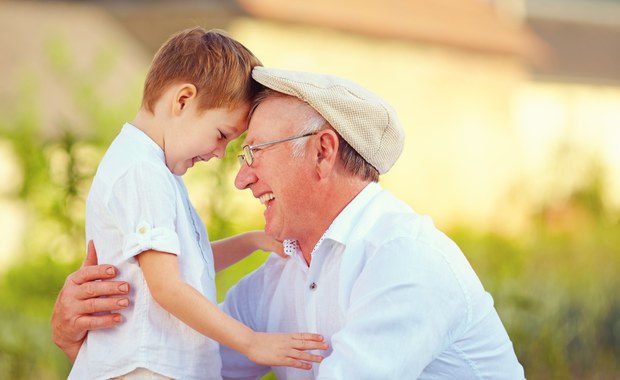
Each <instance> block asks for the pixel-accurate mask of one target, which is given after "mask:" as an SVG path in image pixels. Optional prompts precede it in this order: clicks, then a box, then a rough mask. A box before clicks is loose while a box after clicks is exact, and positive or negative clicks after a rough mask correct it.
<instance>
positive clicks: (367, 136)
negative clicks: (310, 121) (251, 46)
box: [252, 66, 405, 174]
mask: <svg viewBox="0 0 620 380" xmlns="http://www.w3.org/2000/svg"><path fill="white" fill-rule="evenodd" d="M252 77H253V78H254V80H256V81H257V82H259V83H260V84H262V85H263V86H265V87H268V88H270V89H272V90H275V91H277V92H281V93H283V94H287V95H291V96H295V97H297V98H299V99H301V100H302V101H304V102H307V103H308V104H309V105H310V106H312V108H314V109H315V110H316V111H317V112H318V113H320V114H321V116H323V117H324V118H325V120H327V122H329V124H330V125H331V126H332V127H333V128H334V129H335V130H336V131H338V133H339V134H340V135H341V136H342V138H344V139H345V141H346V142H347V143H349V145H351V146H352V147H353V149H355V150H356V151H357V152H358V153H359V154H360V155H361V156H362V157H363V158H364V159H365V160H366V161H367V162H368V163H369V164H371V165H372V166H374V167H375V169H377V170H378V171H379V173H380V174H384V173H387V171H388V170H390V168H391V167H392V166H393V165H394V163H395V162H396V160H397V159H398V157H400V154H401V153H402V151H403V146H404V139H405V133H404V131H403V129H402V127H401V125H400V121H399V120H398V117H397V116H396V111H394V109H393V108H392V107H391V106H390V105H389V104H388V103H387V102H386V101H385V100H383V99H382V98H380V97H379V96H378V95H376V94H374V93H372V92H370V91H369V90H367V89H365V88H363V87H362V86H360V85H358V84H356V83H354V82H352V81H349V80H347V79H343V78H339V77H336V76H333V75H327V74H316V73H308V72H301V71H291V70H282V69H273V68H267V67H260V66H257V67H254V69H253V70H252Z"/></svg>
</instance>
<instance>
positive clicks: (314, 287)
mask: <svg viewBox="0 0 620 380" xmlns="http://www.w3.org/2000/svg"><path fill="white" fill-rule="evenodd" d="M308 288H310V290H314V289H316V282H313V283H312V284H310V286H308Z"/></svg>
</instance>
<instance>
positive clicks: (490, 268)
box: [0, 42, 620, 380]
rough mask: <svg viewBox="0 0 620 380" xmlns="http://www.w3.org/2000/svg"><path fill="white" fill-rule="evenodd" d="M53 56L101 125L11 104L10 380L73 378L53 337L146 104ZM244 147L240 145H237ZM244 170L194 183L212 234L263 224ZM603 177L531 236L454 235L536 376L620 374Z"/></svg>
mask: <svg viewBox="0 0 620 380" xmlns="http://www.w3.org/2000/svg"><path fill="white" fill-rule="evenodd" d="M55 43H58V42H55ZM51 51H52V52H54V53H53V54H52V53H50V62H51V63H50V65H51V66H52V67H56V66H57V67H59V70H58V75H59V76H60V77H62V81H63V83H67V88H68V91H69V92H70V93H73V94H74V95H75V98H76V104H78V105H79V106H80V108H81V109H83V110H86V112H87V114H88V117H89V129H88V131H87V133H85V134H84V133H82V134H78V133H77V132H76V128H74V127H75V126H71V125H59V126H57V127H58V128H57V129H58V131H59V132H60V133H56V134H54V135H51V136H50V135H49V134H45V135H44V134H43V133H42V131H41V128H40V124H41V122H40V120H39V115H38V112H37V109H38V104H36V102H35V101H34V100H33V99H34V97H33V94H34V93H35V92H36V91H37V89H36V85H33V84H29V85H27V86H23V88H22V89H20V90H18V92H19V94H17V96H16V99H19V104H16V105H5V106H4V107H3V108H2V109H0V116H1V117H0V139H1V140H3V141H6V142H8V144H9V146H10V147H11V152H12V153H13V154H14V156H15V157H16V162H17V165H18V166H19V171H20V175H21V178H22V180H21V182H20V183H19V186H17V189H16V190H15V191H13V192H11V193H10V194H2V196H3V198H4V199H10V200H11V201H12V202H15V203H16V204H18V205H20V207H21V209H22V210H23V212H24V214H25V215H26V221H27V222H26V223H27V230H26V234H25V236H24V238H23V243H22V246H21V248H20V250H19V252H18V257H19V258H18V260H17V261H16V262H15V264H14V265H13V266H11V267H10V268H4V269H3V270H2V271H1V272H0V378H2V379H16V380H21V379H24V380H25V379H50V380H52V379H54V380H55V379H62V378H66V376H67V374H68V371H69V368H70V366H69V364H68V362H67V360H66V358H65V357H64V354H62V353H61V352H60V350H58V349H57V348H56V347H55V346H54V344H53V343H52V341H51V337H50V327H49V318H50V314H51V310H52V307H53V302H54V299H55V297H56V294H57V293H58V291H59V290H60V288H61V287H62V284H63V282H64V278H65V276H66V275H67V274H69V273H70V272H72V271H73V270H75V269H76V268H77V267H78V266H79V265H80V262H81V259H82V257H83V247H84V244H85V243H84V233H83V228H84V216H83V214H84V200H85V196H86V192H87V190H88V187H89V186H90V179H91V178H92V175H93V173H94V171H95V169H96V165H97V163H98V161H99V159H100V157H101V155H102V154H103V152H104V150H105V149H106V147H107V145H108V144H109V142H110V141H111V138H112V137H113V136H114V134H115V131H117V130H118V128H120V126H121V124H122V122H124V121H125V120H126V119H129V118H131V117H132V116H133V111H135V109H136V107H137V104H138V100H139V99H133V100H132V99H128V100H127V102H126V104H125V106H124V107H123V108H122V109H121V108H111V107H109V106H107V103H106V101H105V100H104V99H99V98H97V97H95V96H94V95H93V94H94V93H95V91H92V88H94V87H95V86H97V85H98V81H101V80H102V78H101V76H94V78H96V79H93V78H87V77H84V76H80V77H75V76H71V75H70V73H72V70H71V68H70V67H69V68H68V67H66V65H67V64H69V63H70V62H71V60H68V59H66V56H63V55H62V54H69V53H62V52H63V50H62V49H52V50H51ZM61 53H62V54H61ZM54 60H57V61H58V62H62V63H63V65H60V64H56V65H54V64H53V62H54ZM94 70H96V68H95V69H94ZM129 92H130V93H136V92H137V91H133V92H132V91H129ZM84 94H87V95H88V96H85V95H84ZM77 130H78V131H79V129H77ZM236 144H237V145H235V144H231V145H232V146H231V147H230V149H231V150H234V151H237V150H238V144H239V142H237V143H236ZM236 165H237V164H236V159H235V156H234V154H227V159H225V160H222V161H220V162H216V163H209V164H208V166H209V169H208V170H207V171H205V172H204V175H200V176H194V177H193V178H191V180H192V192H193V193H194V194H195V193H196V192H198V193H204V194H217V196H216V197H215V196H211V197H206V198H208V200H207V201H206V202H205V203H204V204H201V205H200V207H198V210H199V212H200V213H201V216H203V218H204V219H205V221H206V223H205V224H206V225H207V228H208V230H209V235H210V237H211V239H218V238H221V237H225V236H228V235H230V234H233V233H237V232H240V229H241V228H245V229H248V228H260V226H261V224H262V221H261V220H260V217H258V218H256V220H245V222H244V223H245V225H244V226H243V227H239V226H238V225H236V224H234V223H233V222H232V221H233V220H239V219H240V218H244V219H247V216H246V215H244V214H243V210H241V209H240V208H239V207H236V205H235V202H234V201H232V198H231V193H232V192H233V191H235V190H232V186H231V184H230V183H229V182H230V180H231V175H230V174H231V173H232V172H233V171H234V170H235V169H236ZM593 173H598V176H593V177H591V178H585V179H584V182H583V183H582V185H581V187H580V188H578V189H576V190H575V191H574V192H573V193H572V194H570V195H569V196H567V197H564V198H562V199H559V198H558V199H553V200H551V201H548V202H547V203H545V204H541V205H540V207H539V212H538V213H537V214H535V215H532V217H531V221H530V225H529V227H528V228H527V230H525V231H523V232H522V233H521V234H520V235H519V236H502V235H498V234H494V233H489V232H486V233H483V232H479V231H475V230H472V229H469V228H467V227H461V228H454V229H452V230H450V231H446V232H447V233H448V235H450V236H451V237H452V238H454V240H455V241H456V242H457V243H458V244H459V245H460V246H461V248H462V250H463V252H464V253H465V255H466V256H467V257H468V259H469V260H470V262H471V263H472V266H473V267H474V269H475V270H476V272H477V273H478V274H479V276H480V278H481V280H482V282H483V284H484V285H485V287H486V288H487V290H488V291H489V292H490V293H491V294H492V295H493V297H494V299H495V303H496V307H497V310H498V312H499V314H500V316H501V317H502V320H503V321H504V323H505V325H506V328H507V330H508V332H509V335H510V337H511V339H512V341H513V343H514V346H515V349H516V352H517V356H518V357H519V359H520V361H521V362H522V364H523V365H524V367H525V370H526V375H527V377H528V379H618V378H620V295H618V289H619V285H620V284H619V282H620V280H619V279H618V276H617V274H616V272H617V270H618V268H620V265H619V264H620V252H619V251H620V214H619V212H618V210H608V209H607V208H606V206H605V204H604V202H603V196H602V188H601V183H602V182H603V180H604V173H600V172H597V171H596V170H593ZM558 175H560V174H558ZM265 257H266V254H264V253H257V254H255V255H253V256H251V257H249V258H247V259H245V260H244V261H242V262H241V263H239V264H238V265H236V266H234V267H231V268H229V269H227V270H225V271H223V272H221V273H219V274H218V275H217V279H216V282H217V286H218V299H219V300H221V299H222V298H223V295H224V294H225V292H226V290H227V289H228V288H229V287H230V286H232V285H233V284H234V283H235V282H237V281H238V279H239V278H240V277H242V276H243V275H244V274H246V273H248V272H250V271H251V270H253V269H254V268H255V267H256V266H258V265H260V263H262V261H263V260H264V259H265Z"/></svg>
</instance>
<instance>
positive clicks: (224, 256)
mask: <svg viewBox="0 0 620 380" xmlns="http://www.w3.org/2000/svg"><path fill="white" fill-rule="evenodd" d="M211 249H212V250H213V259H214V260H215V271H216V272H219V271H221V270H223V269H226V268H228V267H229V266H231V265H233V264H235V263H236V262H238V261H239V260H241V259H244V258H245V257H247V256H248V255H250V254H251V253H252V252H254V251H256V250H259V249H261V250H263V251H267V252H275V253H277V254H278V255H280V256H282V257H287V256H286V255H284V249H283V248H282V243H280V242H278V241H276V240H274V239H272V238H270V237H269V236H267V235H266V234H265V232H264V231H250V232H244V233H241V234H238V235H234V236H231V237H228V238H225V239H221V240H217V241H214V242H212V243H211Z"/></svg>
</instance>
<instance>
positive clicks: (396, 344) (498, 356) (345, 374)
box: [221, 183, 524, 380]
mask: <svg viewBox="0 0 620 380" xmlns="http://www.w3.org/2000/svg"><path fill="white" fill-rule="evenodd" d="M290 248H293V249H294V250H296V253H295V255H294V257H291V258H290V259H288V260H284V259H281V258H279V257H277V256H275V255H272V256H270V257H269V258H268V260H267V261H266V262H265V264H263V265H262V266H261V267H260V268H259V269H257V270H256V271H255V272H253V273H252V274H250V275H249V276H248V277H246V278H244V279H242V280H241V281H240V282H239V283H238V284H237V285H236V286H235V287H234V288H232V289H231V290H230V291H229V293H228V296H227V298H226V300H225V302H224V305H223V307H224V309H225V311H226V312H228V313H229V314H230V315H232V316H234V317H235V318H237V319H239V320H241V321H242V322H244V323H245V324H247V325H249V326H250V327H251V328H253V329H255V330H259V331H269V332H275V331H284V332H296V331H299V332H317V333H320V334H323V335H324V336H325V338H326V340H327V342H328V343H329V344H330V347H331V350H330V351H328V352H327V354H328V356H327V357H326V358H325V359H324V360H323V362H322V363H321V364H320V365H317V364H315V365H314V367H313V369H312V371H302V370H297V369H292V368H284V367H277V368H273V371H274V372H275V374H276V375H277V376H278V379H280V380H285V379H290V380H302V379H324V380H327V379H330V380H335V379H354V380H362V379H369V380H379V379H386V380H393V379H418V378H419V379H459V380H467V379H523V378H524V373H523V368H522V367H521V365H520V364H519V362H518V361H517V358H516V355H515V353H514V349H513V346H512V343H511V341H510V339H509V337H508V335H507V333H506V330H505V328H504V326H503V325H502V323H501V321H500V319H499V317H498V315H497V313H496V311H495V309H494V307H493V300H492V298H491V296H490V295H489V294H488V293H487V292H485V290H484V289H483V287H482V284H481V283H480V281H479V279H478V277H477V276H476V274H475V273H474V271H473V269H472V268H471V266H470V265H469V263H468V262H467V260H466V258H465V257H464V255H463V254H462V252H461V251H460V249H459V248H458V247H457V246H456V244H455V243H454V242H453V241H452V240H450V239H449V238H448V237H447V236H445V235H444V234H443V233H442V232H440V231H439V230H437V229H436V228H435V227H434V225H433V223H432V221H431V220H430V218H428V217H425V216H420V215H417V214H415V213H414V212H413V211H412V210H411V209H410V208H409V207H408V206H407V205H406V204H404V203H402V202H400V201H399V200H397V199H396V198H394V197H393V196H392V195H391V194H390V193H389V192H387V191H385V190H382V189H381V187H380V186H379V185H378V184H376V183H371V184H369V185H368V186H367V187H366V188H365V189H364V190H363V191H362V192H361V193H360V194H359V195H358V196H357V197H356V198H355V199H354V200H353V201H352V202H351V203H350V204H349V205H348V206H347V207H346V208H345V209H344V210H343V211H342V212H341V213H340V215H339V216H338V217H337V218H336V219H335V220H334V221H333V223H332V225H331V226H330V228H329V229H328V230H327V231H326V232H325V234H324V236H323V238H322V239H321V241H319V242H318V244H317V245H316V247H315V248H314V251H313V253H312V261H311V264H310V267H308V266H307V265H306V264H305V261H304V260H303V258H302V256H301V252H299V250H297V249H296V248H295V247H294V245H290V242H288V243H287V249H290ZM221 353H222V362H223V372H222V375H223V377H224V378H226V379H255V378H256V377H257V376H259V375H261V374H264V373H265V372H267V371H268V370H269V368H265V367H260V366H258V365H256V364H253V363H251V362H250V361H248V360H247V359H246V358H245V357H244V356H242V355H241V354H239V353H236V352H234V351H231V350H229V349H227V348H225V347H222V349H221Z"/></svg>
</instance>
